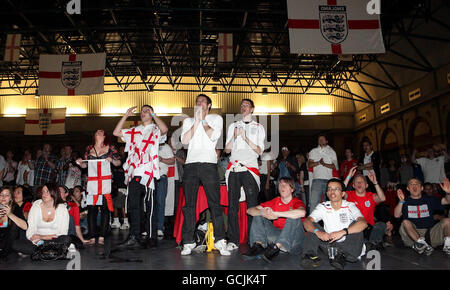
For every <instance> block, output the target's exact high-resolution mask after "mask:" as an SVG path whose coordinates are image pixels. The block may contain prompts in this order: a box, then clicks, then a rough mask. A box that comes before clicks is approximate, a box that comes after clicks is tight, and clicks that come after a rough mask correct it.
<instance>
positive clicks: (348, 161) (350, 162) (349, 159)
mask: <svg viewBox="0 0 450 290" xmlns="http://www.w3.org/2000/svg"><path fill="white" fill-rule="evenodd" d="M357 165H358V160H357V159H355V158H354V157H353V152H352V149H350V148H347V149H345V161H343V162H342V163H341V167H340V168H339V176H340V177H341V179H342V180H344V178H345V177H346V176H348V174H349V173H350V169H352V168H353V167H355V166H357Z"/></svg>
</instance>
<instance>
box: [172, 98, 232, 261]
mask: <svg viewBox="0 0 450 290" xmlns="http://www.w3.org/2000/svg"><path fill="white" fill-rule="evenodd" d="M195 103H196V108H195V110H194V117H193V118H186V119H185V120H184V121H183V130H182V133H181V143H183V144H185V145H187V144H188V145H189V147H188V153H187V158H186V165H185V168H184V176H183V187H184V193H185V198H186V205H185V206H184V207H183V215H184V222H183V227H182V235H183V250H182V251H181V255H183V256H184V255H189V254H191V252H192V250H193V249H194V248H195V246H196V243H195V239H194V231H195V224H196V206H197V191H198V187H199V185H200V182H201V183H202V184H203V187H204V189H205V193H206V198H207V199H208V206H209V210H210V211H211V218H212V222H213V227H214V238H215V241H216V242H215V243H214V246H215V247H216V248H217V249H218V250H219V251H220V254H221V255H230V254H231V253H230V251H228V250H227V243H226V241H225V224H224V218H223V212H222V207H221V206H220V203H219V202H220V180H219V173H218V169H217V153H216V144H217V141H218V140H219V138H220V136H221V134H222V129H223V119H222V117H221V116H219V115H217V114H210V113H209V111H210V109H211V106H212V101H211V99H210V98H209V97H208V96H207V95H205V94H200V95H198V96H197V98H196V100H195Z"/></svg>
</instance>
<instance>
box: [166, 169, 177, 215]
mask: <svg viewBox="0 0 450 290" xmlns="http://www.w3.org/2000/svg"><path fill="white" fill-rule="evenodd" d="M176 170H177V169H176V167H175V165H171V166H169V170H168V171H167V196H166V208H165V210H164V215H165V216H172V215H173V214H174V211H175V179H176V178H175V171H176Z"/></svg>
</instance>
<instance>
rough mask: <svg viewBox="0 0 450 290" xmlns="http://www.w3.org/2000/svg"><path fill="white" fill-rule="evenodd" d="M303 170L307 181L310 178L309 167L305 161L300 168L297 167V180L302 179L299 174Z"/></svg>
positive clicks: (304, 179)
mask: <svg viewBox="0 0 450 290" xmlns="http://www.w3.org/2000/svg"><path fill="white" fill-rule="evenodd" d="M302 171H303V181H307V180H308V178H309V174H308V167H306V163H303V164H302V165H301V166H300V168H298V169H297V181H300V179H299V176H300V172H302Z"/></svg>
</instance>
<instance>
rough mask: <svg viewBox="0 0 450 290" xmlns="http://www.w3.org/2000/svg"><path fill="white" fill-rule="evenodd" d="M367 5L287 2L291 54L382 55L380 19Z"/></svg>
mask: <svg viewBox="0 0 450 290" xmlns="http://www.w3.org/2000/svg"><path fill="white" fill-rule="evenodd" d="M367 3H368V1H361V0H301V1H299V0H287V9H288V18H289V21H288V24H289V42H290V51H291V53H295V54H297V53H308V54H370V53H384V52H385V49H384V43H383V36H382V33H381V24H380V17H379V15H377V14H373V15H371V14H369V13H368V12H367V7H366V6H367Z"/></svg>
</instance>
